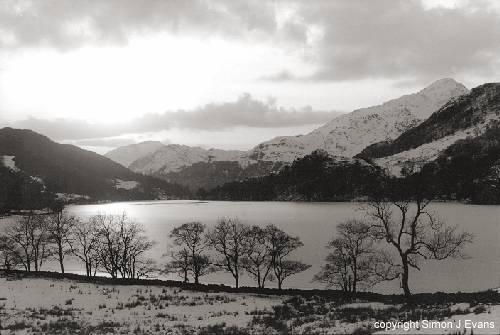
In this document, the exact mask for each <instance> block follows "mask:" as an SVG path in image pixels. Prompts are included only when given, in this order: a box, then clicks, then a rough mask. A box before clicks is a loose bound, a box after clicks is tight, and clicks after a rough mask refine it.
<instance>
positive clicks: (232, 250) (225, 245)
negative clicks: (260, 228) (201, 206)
mask: <svg viewBox="0 0 500 335" xmlns="http://www.w3.org/2000/svg"><path fill="white" fill-rule="evenodd" d="M249 231H250V228H249V227H248V226H247V225H244V224H242V223H241V222H240V221H239V220H238V219H237V218H221V219H219V222H218V223H217V225H216V226H215V228H214V229H213V230H212V231H211V232H210V233H209V234H208V236H207V238H208V241H209V243H210V246H211V247H212V248H213V249H214V250H215V251H217V252H218V253H219V254H220V255H222V259H221V260H220V261H219V262H218V264H217V265H218V266H219V267H221V268H223V269H225V270H226V271H227V272H229V273H231V275H232V276H233V278H234V280H235V284H236V287H238V286H239V278H240V274H241V272H242V270H243V265H242V259H243V257H244V256H245V255H246V254H248V248H249V244H248V234H249Z"/></svg>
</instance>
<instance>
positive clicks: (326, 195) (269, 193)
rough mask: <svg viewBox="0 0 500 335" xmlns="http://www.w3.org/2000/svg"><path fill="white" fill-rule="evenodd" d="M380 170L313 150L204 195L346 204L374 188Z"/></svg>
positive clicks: (223, 197)
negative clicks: (268, 171)
mask: <svg viewBox="0 0 500 335" xmlns="http://www.w3.org/2000/svg"><path fill="white" fill-rule="evenodd" d="M381 174H382V171H381V170H380V169H379V168H377V167H374V166H371V165H369V164H367V163H366V162H364V161H362V160H358V159H352V160H351V159H338V158H335V157H333V156H330V155H328V154H327V153H326V152H324V151H321V150H317V151H314V152H313V153H312V154H310V155H307V156H305V157H303V158H300V159H297V160H295V161H294V162H293V163H292V164H291V165H290V166H285V167H283V169H282V170H281V171H280V172H279V173H275V174H271V175H268V176H265V177H259V178H250V179H247V180H245V181H242V182H232V183H227V184H225V185H223V186H221V187H216V188H215V189H213V190H211V191H210V192H208V193H207V194H203V195H202V196H204V197H205V198H207V199H219V200H300V201H349V200H354V199H360V198H362V197H364V196H365V195H366V194H367V189H369V188H373V187H375V185H376V184H377V182H378V180H379V178H380V177H381Z"/></svg>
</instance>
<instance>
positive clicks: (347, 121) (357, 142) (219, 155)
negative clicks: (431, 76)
mask: <svg viewBox="0 0 500 335" xmlns="http://www.w3.org/2000/svg"><path fill="white" fill-rule="evenodd" d="M467 92H468V90H467V88H466V87H465V86H463V85H462V84H460V83H458V82H456V81H455V80H453V79H450V78H445V79H440V80H437V81H435V82H433V83H432V84H430V85H428V86H427V87H425V88H423V89H421V90H420V91H418V92H416V93H413V94H408V95H404V96H402V97H399V98H396V99H392V100H389V101H387V102H385V103H383V104H381V105H377V106H372V107H367V108H361V109H357V110H355V111H353V112H351V113H347V114H343V115H340V116H338V117H336V118H334V119H332V120H331V121H330V122H328V123H326V124H325V125H323V126H321V127H319V128H317V129H315V130H313V131H312V132H310V133H308V134H305V135H297V136H281V137H276V138H274V139H271V140H269V141H266V142H263V143H260V144H259V145H257V146H255V147H254V148H252V149H250V150H248V151H224V150H218V149H210V150H212V152H210V150H205V149H202V148H199V147H188V146H182V145H172V144H170V145H164V146H163V147H160V148H159V149H158V150H156V151H153V152H148V153H147V154H145V155H143V156H142V157H140V158H137V159H136V160H135V161H133V162H132V163H130V164H129V165H128V166H129V167H130V168H131V169H132V170H133V171H135V172H139V173H144V174H151V175H155V176H157V177H162V178H164V179H167V180H169V178H168V177H166V175H169V176H170V178H173V179H176V180H180V181H181V182H182V178H180V176H181V175H183V169H188V168H189V167H191V166H193V164H197V163H206V164H208V165H207V167H208V168H213V166H210V164H211V163H212V162H216V161H217V162H222V161H233V162H238V164H239V165H240V166H241V168H243V169H245V168H246V167H247V166H250V165H252V164H256V163H257V162H272V163H275V164H280V165H283V164H291V163H292V162H293V161H294V160H295V159H297V158H300V157H304V156H305V155H307V154H310V153H311V152H313V151H314V150H318V149H322V150H325V151H326V152H328V153H329V154H331V155H334V156H344V157H353V156H355V155H356V154H358V153H360V152H361V151H362V150H363V149H364V148H366V147H367V146H368V145H371V144H373V143H377V142H379V141H382V140H387V139H389V140H392V139H394V138H396V137H397V136H399V135H400V134H402V133H403V132H404V131H406V130H408V129H410V128H413V127H415V126H416V125H418V124H420V123H421V122H423V121H424V119H425V118H426V117H428V116H429V115H431V114H432V113H433V112H434V111H436V110H437V109H439V108H440V107H441V106H442V105H444V104H445V103H447V102H448V101H449V100H450V99H455V98H457V97H459V96H461V95H463V94H466V93H467ZM139 145H140V144H139ZM133 146H134V145H131V146H130V148H133ZM124 148H127V147H124ZM116 150H119V149H116ZM116 150H115V151H116ZM106 156H107V157H110V158H113V157H112V156H113V152H110V153H108V154H106ZM269 166H272V165H269ZM238 169H239V168H238ZM191 170H192V169H191ZM261 172H262V173H264V172H267V173H271V172H272V170H269V171H261ZM188 174H189V173H188ZM229 174H232V175H248V174H246V173H244V172H243V173H240V172H238V173H236V172H234V171H231V172H230V173H229ZM184 175H187V174H184ZM252 176H255V175H252ZM197 179H198V180H201V179H200V178H197ZM222 179H223V178H222ZM206 185H210V181H209V180H206V181H205V182H202V183H201V185H200V187H205V186H206Z"/></svg>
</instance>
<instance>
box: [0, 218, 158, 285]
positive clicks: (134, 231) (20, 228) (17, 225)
mask: <svg viewBox="0 0 500 335" xmlns="http://www.w3.org/2000/svg"><path fill="white" fill-rule="evenodd" d="M152 246H153V242H152V241H150V240H148V239H147V238H146V237H145V235H144V229H143V228H142V226H141V225H140V224H138V223H137V222H135V221H134V220H132V219H130V218H129V217H128V216H127V215H126V214H122V215H105V214H98V215H95V216H91V217H89V218H88V219H87V220H82V219H80V218H78V217H75V216H72V215H69V214H68V213H67V212H65V211H63V210H62V209H61V210H59V211H54V212H51V213H29V214H27V215H24V216H21V217H19V218H18V219H16V220H15V221H14V222H13V223H12V224H11V225H9V226H8V227H7V228H6V229H5V230H4V231H3V232H2V233H1V234H0V256H1V257H2V263H3V267H4V268H6V269H7V270H10V269H15V268H22V269H24V270H25V271H40V270H41V267H42V265H43V264H44V263H45V262H46V261H47V260H57V262H58V263H59V266H60V269H61V273H64V272H65V267H64V265H65V259H66V256H69V255H71V256H74V257H76V258H77V259H79V260H80V261H81V262H83V263H84V264H85V272H86V275H87V276H89V277H90V276H95V275H96V273H97V271H104V272H106V273H108V274H109V275H110V276H111V277H112V278H117V277H119V276H120V277H123V278H138V277H141V276H145V275H147V273H148V272H149V271H151V270H152V267H153V264H152V261H151V260H149V259H147V258H145V257H143V256H144V254H145V253H146V251H148V250H149V249H151V247H152Z"/></svg>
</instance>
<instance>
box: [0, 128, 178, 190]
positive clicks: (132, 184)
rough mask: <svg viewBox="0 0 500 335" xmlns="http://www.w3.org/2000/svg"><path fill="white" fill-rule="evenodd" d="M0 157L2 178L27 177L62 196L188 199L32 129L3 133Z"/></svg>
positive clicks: (171, 187) (160, 183)
mask: <svg viewBox="0 0 500 335" xmlns="http://www.w3.org/2000/svg"><path fill="white" fill-rule="evenodd" d="M0 156H2V157H3V161H4V163H3V164H2V165H3V166H4V169H2V170H1V171H3V173H2V176H3V177H4V178H8V177H9V176H12V175H14V174H18V175H19V174H22V175H24V176H29V177H30V178H31V180H34V181H36V182H37V183H39V184H41V185H42V188H43V189H44V190H45V191H46V192H48V193H54V194H58V195H59V196H60V197H66V198H67V197H83V198H90V199H92V200H128V199H155V198H158V197H162V196H174V197H176V196H180V195H183V194H185V190H184V189H183V188H182V187H179V186H176V185H172V184H169V183H167V182H165V181H162V180H158V179H155V178H153V177H147V176H142V175H139V174H136V173H134V172H132V171H130V170H129V169H127V168H125V167H123V166H121V165H120V164H118V163H115V162H113V161H112V160H110V159H108V158H106V157H103V156H100V155H98V154H96V153H94V152H91V151H86V150H83V149H80V148H78V147H76V146H73V145H68V144H59V143H56V142H53V141H51V140H50V139H49V138H47V137H45V136H43V135H40V134H37V133H35V132H33V131H31V130H21V129H13V128H3V129H0ZM5 162H8V163H7V164H6V163H5ZM7 170H8V171H9V172H7ZM1 171H0V172H1ZM10 179H12V178H10ZM7 194H8V196H9V197H10V196H12V194H11V193H7Z"/></svg>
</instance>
